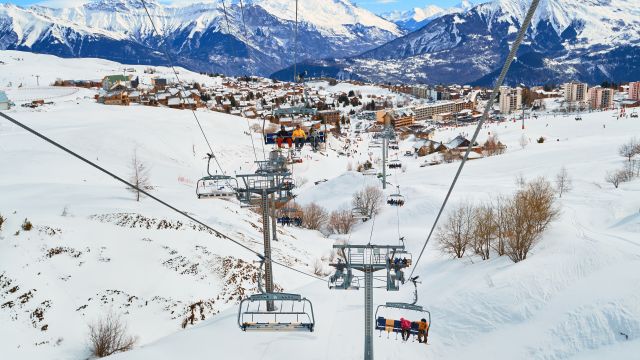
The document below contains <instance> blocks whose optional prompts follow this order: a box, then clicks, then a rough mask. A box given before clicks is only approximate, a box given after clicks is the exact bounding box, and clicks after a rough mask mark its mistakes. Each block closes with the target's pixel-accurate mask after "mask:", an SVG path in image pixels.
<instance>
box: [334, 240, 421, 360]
mask: <svg viewBox="0 0 640 360" xmlns="http://www.w3.org/2000/svg"><path fill="white" fill-rule="evenodd" d="M333 248H334V249H338V250H339V252H340V253H341V254H342V255H343V256H344V263H342V261H340V262H338V263H337V264H331V266H333V267H335V268H336V269H337V270H339V271H336V275H335V276H334V277H332V279H333V280H334V282H338V280H339V279H337V277H342V278H343V279H342V280H343V281H345V280H346V281H349V282H350V281H351V279H350V278H349V279H347V278H346V277H348V276H350V274H351V270H358V271H361V272H363V273H364V360H373V329H374V319H373V279H374V278H378V279H380V280H383V279H384V280H383V281H386V283H387V287H386V288H387V291H398V290H399V289H400V283H404V272H403V269H404V268H406V267H408V266H410V265H411V255H410V254H408V253H407V252H406V251H405V250H404V245H371V244H367V245H334V246H333ZM345 269H346V271H345ZM381 270H386V275H385V276H377V277H376V276H375V272H377V271H381ZM330 288H331V289H336V290H338V289H346V286H343V287H340V286H338V287H331V286H330ZM349 289H351V290H357V289H358V288H354V287H350V288H349Z"/></svg>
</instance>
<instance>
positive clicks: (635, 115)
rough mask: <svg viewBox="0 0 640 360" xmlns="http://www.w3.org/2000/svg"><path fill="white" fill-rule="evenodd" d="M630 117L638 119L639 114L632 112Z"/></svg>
mask: <svg viewBox="0 0 640 360" xmlns="http://www.w3.org/2000/svg"><path fill="white" fill-rule="evenodd" d="M629 116H631V117H632V118H637V117H638V113H637V112H636V111H635V110H634V111H632V112H631V114H630V115H629Z"/></svg>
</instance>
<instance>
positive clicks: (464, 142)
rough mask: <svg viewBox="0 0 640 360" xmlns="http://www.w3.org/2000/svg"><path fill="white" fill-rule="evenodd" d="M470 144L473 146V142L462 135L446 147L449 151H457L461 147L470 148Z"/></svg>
mask: <svg viewBox="0 0 640 360" xmlns="http://www.w3.org/2000/svg"><path fill="white" fill-rule="evenodd" d="M469 144H471V141H469V140H468V139H467V138H465V137H464V136H462V135H458V136H456V137H455V138H454V139H453V140H451V141H449V142H448V143H446V144H445V145H444V146H446V147H447V149H449V150H451V149H457V148H459V147H468V146H469Z"/></svg>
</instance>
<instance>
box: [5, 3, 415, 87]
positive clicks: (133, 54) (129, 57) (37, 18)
mask: <svg viewBox="0 0 640 360" xmlns="http://www.w3.org/2000/svg"><path fill="white" fill-rule="evenodd" d="M146 3H147V4H148V7H149V10H150V12H151V14H152V15H153V18H154V21H155V23H156V26H157V27H158V31H160V32H161V33H162V37H166V38H168V43H167V45H168V48H169V49H170V50H171V51H172V52H173V53H174V55H175V57H177V61H178V63H179V64H181V65H184V66H188V67H189V68H191V69H193V70H197V71H209V72H216V71H224V72H226V73H230V74H244V73H247V72H252V73H257V74H262V75H265V74H270V73H271V72H273V71H275V70H277V69H280V68H283V67H285V66H287V65H289V64H291V62H292V60H293V56H292V54H293V44H292V42H293V38H294V36H293V29H294V19H295V14H294V13H295V8H294V7H292V6H293V5H292V4H293V3H292V2H290V1H281V0H260V1H256V2H254V3H247V4H245V9H244V19H245V21H246V25H247V26H246V36H245V28H244V26H243V23H242V18H243V14H242V13H241V8H240V5H239V4H237V3H235V4H227V10H228V15H229V26H228V27H227V22H226V18H225V17H224V13H223V9H222V6H221V4H220V3H218V2H206V3H204V2H203V3H195V4H191V5H187V6H183V7H174V6H165V5H162V4H160V3H159V2H157V1H155V0H152V1H146ZM299 21H300V24H299V27H298V31H299V34H298V37H299V39H298V40H299V43H298V51H299V59H318V58H323V57H328V56H329V57H330V56H344V55H355V54H357V53H359V52H362V51H364V50H368V49H371V48H373V47H376V46H379V45H382V44H384V43H385V42H387V41H389V40H391V39H394V38H396V37H397V36H400V35H402V31H401V30H400V29H399V28H398V27H397V26H396V25H395V24H393V23H391V22H389V21H387V20H384V19H382V18H380V17H378V16H376V15H374V14H372V13H371V12H369V11H367V10H365V9H362V8H359V7H356V6H354V5H353V4H352V3H350V2H349V1H347V0H339V1H338V0H315V1H314V2H310V1H305V2H301V3H300V11H299ZM163 42H164V39H162V38H159V37H157V36H156V35H155V33H154V32H153V28H152V26H151V24H150V22H149V20H148V18H147V17H146V15H145V12H144V9H143V7H142V3H141V2H140V1H139V0H116V1H107V0H93V1H89V2H87V3H86V4H83V5H81V6H76V7H71V8H55V9H54V8H48V7H43V6H32V7H29V8H23V7H18V6H15V5H11V4H0V49H20V50H29V51H34V52H40V53H50V54H54V55H59V56H64V57H88V56H90V57H101V58H106V59H111V60H116V61H122V62H128V63H143V64H144V63H147V64H166V59H165V57H164V56H163V55H162V54H161V53H158V52H157V51H156V50H160V46H161V45H160V44H162V43H163ZM114 47H116V48H115V49H114Z"/></svg>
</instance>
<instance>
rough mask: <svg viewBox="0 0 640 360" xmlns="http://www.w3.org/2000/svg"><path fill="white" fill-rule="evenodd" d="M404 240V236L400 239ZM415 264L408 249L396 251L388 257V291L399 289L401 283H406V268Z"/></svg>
mask: <svg viewBox="0 0 640 360" xmlns="http://www.w3.org/2000/svg"><path fill="white" fill-rule="evenodd" d="M400 240H401V241H404V238H401V239H400ZM411 264H413V260H412V258H411V254H410V253H408V252H407V251H394V252H393V253H392V254H391V256H390V257H389V258H387V291H398V290H400V285H404V283H405V281H406V279H405V277H404V269H406V268H408V267H409V266H411Z"/></svg>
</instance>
